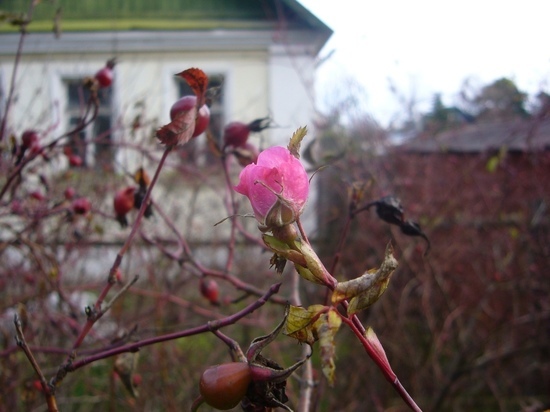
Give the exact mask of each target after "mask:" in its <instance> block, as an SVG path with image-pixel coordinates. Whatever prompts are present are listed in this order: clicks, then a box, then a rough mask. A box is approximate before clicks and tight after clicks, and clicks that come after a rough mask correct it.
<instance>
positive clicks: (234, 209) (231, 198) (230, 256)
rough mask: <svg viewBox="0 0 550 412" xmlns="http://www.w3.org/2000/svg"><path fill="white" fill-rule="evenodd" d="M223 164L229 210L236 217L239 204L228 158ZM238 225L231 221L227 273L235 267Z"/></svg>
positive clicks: (223, 160)
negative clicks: (233, 186) (233, 188)
mask: <svg viewBox="0 0 550 412" xmlns="http://www.w3.org/2000/svg"><path fill="white" fill-rule="evenodd" d="M221 162H222V165H223V174H224V176H225V182H226V185H227V189H228V192H229V203H230V207H231V209H230V210H229V214H230V215H231V216H232V215H235V214H236V213H237V202H235V193H234V191H233V190H232V187H231V186H232V183H231V176H230V175H229V168H228V164H227V157H226V156H222V158H221ZM236 229H237V225H236V221H235V219H231V234H230V236H229V245H228V256H227V261H226V263H225V271H226V272H228V271H229V270H230V269H231V266H232V265H233V258H234V254H235V233H236Z"/></svg>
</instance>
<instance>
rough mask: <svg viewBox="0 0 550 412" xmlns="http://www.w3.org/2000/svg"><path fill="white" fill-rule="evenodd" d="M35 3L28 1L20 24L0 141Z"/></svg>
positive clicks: (0, 136) (0, 127) (6, 120)
mask: <svg viewBox="0 0 550 412" xmlns="http://www.w3.org/2000/svg"><path fill="white" fill-rule="evenodd" d="M37 3H38V2H36V1H31V2H30V4H29V11H28V12H27V16H26V21H25V22H23V23H22V24H21V36H19V44H18V45H17V52H16V53H15V60H14V62H13V70H12V74H11V80H10V90H9V92H8V98H7V99H6V106H5V109H4V117H3V118H2V123H1V124H0V142H1V141H2V140H4V133H5V131H6V124H7V123H8V114H9V111H10V108H11V101H12V99H13V94H14V93H15V78H16V77H17V70H18V69H19V63H20V61H21V56H22V55H23V43H24V42H25V37H26V35H27V25H28V24H29V23H30V22H31V19H32V14H33V11H34V8H35V6H36V4H37Z"/></svg>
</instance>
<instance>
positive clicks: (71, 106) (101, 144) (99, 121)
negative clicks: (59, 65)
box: [64, 79, 114, 168]
mask: <svg viewBox="0 0 550 412" xmlns="http://www.w3.org/2000/svg"><path fill="white" fill-rule="evenodd" d="M64 83H65V87H66V93H67V106H66V116H67V119H68V127H69V130H72V129H74V128H75V126H76V125H78V124H79V123H80V118H81V117H82V116H83V115H84V114H85V113H86V108H87V105H88V102H89V98H90V95H91V93H90V90H88V89H87V88H86V87H85V86H84V85H83V80H82V79H65V81H64ZM97 97H98V101H99V107H98V112H97V113H98V114H97V117H96V118H95V120H94V121H93V122H92V123H91V124H90V125H88V126H87V127H86V128H85V129H84V130H82V131H80V132H78V133H76V134H75V135H73V136H71V138H70V141H69V144H68V146H69V149H70V151H71V153H73V154H76V155H78V156H80V157H81V158H82V160H83V164H84V165H86V164H87V160H88V161H89V160H90V159H91V160H93V162H92V164H95V165H97V166H99V167H102V168H104V167H109V168H110V167H112V164H113V160H114V153H113V146H112V144H111V143H112V142H111V134H110V130H111V127H112V125H111V99H112V88H111V87H106V88H101V89H99V90H98V93H97ZM88 148H89V149H91V150H88Z"/></svg>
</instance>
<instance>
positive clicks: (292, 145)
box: [288, 126, 307, 159]
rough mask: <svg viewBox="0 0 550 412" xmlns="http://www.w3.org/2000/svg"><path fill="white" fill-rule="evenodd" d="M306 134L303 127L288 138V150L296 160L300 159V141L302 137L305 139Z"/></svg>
mask: <svg viewBox="0 0 550 412" xmlns="http://www.w3.org/2000/svg"><path fill="white" fill-rule="evenodd" d="M306 134H307V126H304V127H300V128H298V130H296V131H295V132H294V133H293V134H292V137H291V138H290V142H289V143H288V150H289V151H290V153H292V155H293V156H294V157H295V158H296V159H299V158H300V145H301V144H302V140H303V139H304V137H306Z"/></svg>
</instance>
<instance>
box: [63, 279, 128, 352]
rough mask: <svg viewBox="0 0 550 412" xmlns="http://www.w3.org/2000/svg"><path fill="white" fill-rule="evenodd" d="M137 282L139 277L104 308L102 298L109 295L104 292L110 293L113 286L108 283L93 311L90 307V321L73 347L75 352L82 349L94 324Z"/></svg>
mask: <svg viewBox="0 0 550 412" xmlns="http://www.w3.org/2000/svg"><path fill="white" fill-rule="evenodd" d="M137 280H138V277H137V276H135V277H134V278H133V279H132V280H131V281H130V282H128V283H127V284H126V285H124V287H123V288H122V289H121V290H119V291H118V292H117V294H116V295H115V296H113V298H112V299H111V301H110V302H109V303H107V304H106V305H105V306H104V307H103V308H102V307H101V300H102V296H105V295H106V294H107V293H103V291H109V289H110V288H111V287H112V286H113V284H112V283H110V282H108V283H107V285H106V286H105V287H104V288H103V291H102V293H101V295H100V297H99V298H98V300H97V302H96V303H95V304H94V307H93V309H92V308H89V307H88V309H89V311H90V312H89V313H88V314H87V315H88V319H87V320H86V324H85V325H84V327H83V328H82V330H81V331H80V334H79V335H78V338H77V339H76V341H75V343H74V345H73V350H76V349H78V348H79V347H80V345H81V344H82V341H83V340H84V338H85V337H86V335H88V332H89V331H90V330H91V329H92V327H93V326H94V324H95V323H96V322H97V321H98V320H99V319H100V318H101V317H102V316H103V315H104V314H105V313H106V312H107V311H108V310H109V309H110V308H111V306H112V305H113V303H114V302H115V301H116V300H117V299H118V298H120V297H121V296H122V294H123V293H124V292H126V291H127V290H128V289H129V288H130V286H132V285H133V284H134V283H136V282H137Z"/></svg>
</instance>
